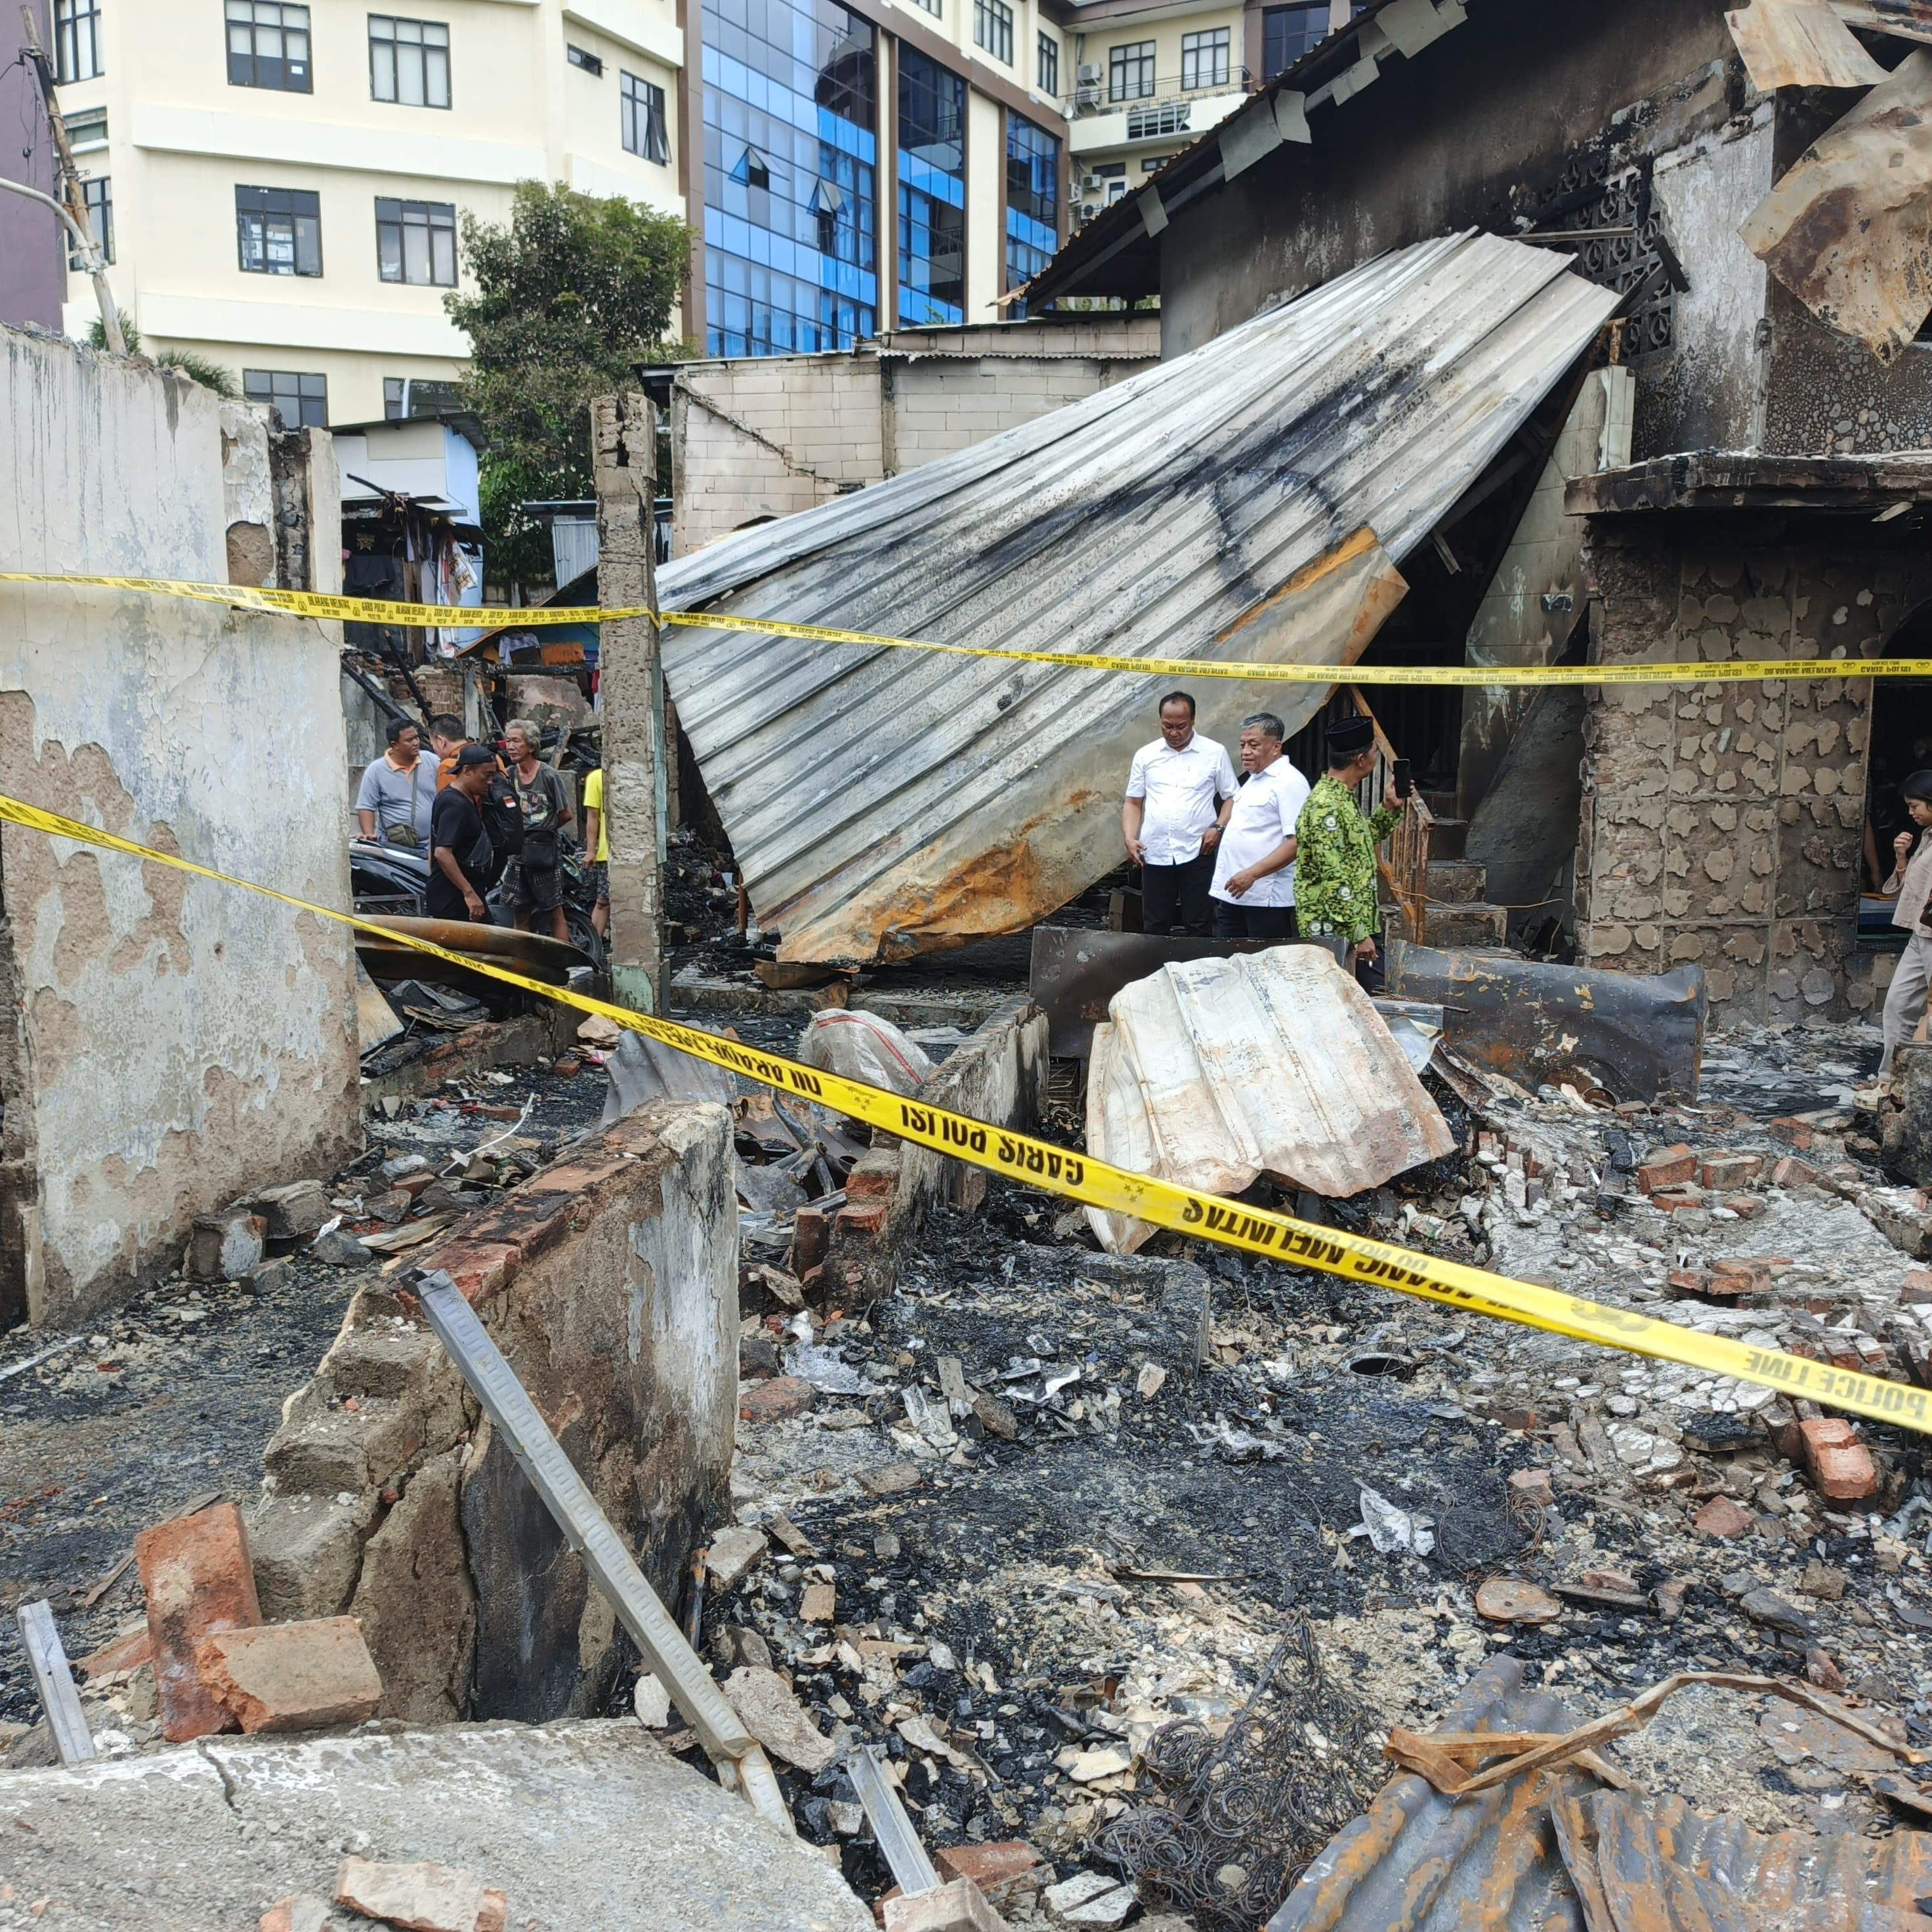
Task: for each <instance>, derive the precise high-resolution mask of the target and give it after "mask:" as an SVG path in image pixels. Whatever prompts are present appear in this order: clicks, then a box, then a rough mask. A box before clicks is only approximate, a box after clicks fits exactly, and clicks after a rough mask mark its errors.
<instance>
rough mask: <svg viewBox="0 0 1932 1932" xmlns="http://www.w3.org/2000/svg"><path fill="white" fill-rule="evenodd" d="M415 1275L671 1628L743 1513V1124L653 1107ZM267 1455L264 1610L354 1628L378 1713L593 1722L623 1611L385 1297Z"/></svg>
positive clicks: (420, 1332) (347, 1338)
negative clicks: (500, 1366) (511, 1376)
mask: <svg viewBox="0 0 1932 1932" xmlns="http://www.w3.org/2000/svg"><path fill="white" fill-rule="evenodd" d="M419 1265H420V1266H421V1267H422V1268H425V1270H431V1271H434V1270H437V1269H442V1270H444V1271H447V1272H448V1273H449V1275H450V1276H451V1277H452V1279H453V1280H455V1282H456V1283H457V1284H458V1286H459V1287H460V1288H461V1289H463V1292H464V1294H465V1295H466V1296H468V1298H469V1300H470V1301H472V1303H473V1304H474V1305H475V1308H476V1311H477V1313H478V1316H480V1317H481V1319H482V1321H483V1322H484V1325H485V1327H486V1328H487V1329H488V1330H489V1331H490V1334H491V1336H492V1337H493V1338H494V1340H496V1344H497V1346H499V1348H501V1349H502V1351H503V1352H504V1354H505V1355H506V1356H507V1357H508V1359H509V1361H510V1364H511V1367H512V1368H514V1370H516V1372H517V1375H518V1376H519V1377H520V1379H521V1380H522V1382H523V1385H524V1387H525V1388H526V1389H527V1390H528V1391H529V1394H530V1396H531V1398H532V1400H533V1401H534V1402H535V1404H536V1406H537V1407H538V1409H540V1410H541V1412H543V1415H544V1418H545V1420H546V1421H547V1422H548V1424H550V1428H551V1430H553V1432H554V1433H555V1434H556V1436H557V1438H558V1439H559V1442H561V1443H562V1446H563V1448H564V1450H565V1452H566V1453H567V1454H568V1456H569V1457H570V1458H571V1461H572V1462H573V1463H574V1464H575V1465H576V1466H577V1470H578V1472H579V1473H580V1475H582V1476H583V1478H584V1480H585V1481H586V1483H588V1484H589V1486H590V1488H591V1490H592V1492H593V1493H594V1494H595V1496H596V1498H597V1500H598V1504H599V1505H600V1506H601V1508H603V1509H604V1511H605V1512H606V1514H607V1515H608V1516H609V1517H610V1520H611V1521H612V1523H613V1524H614V1525H615V1526H616V1529H617V1532H618V1533H619V1535H621V1536H622V1538H624V1540H625V1543H626V1544H628V1546H629V1547H630V1549H631V1551H632V1553H634V1555H635V1556H637V1560H638V1562H639V1563H640V1565H641V1566H642V1567H643V1571H644V1574H646V1576H647V1577H649V1579H650V1580H651V1583H652V1586H653V1587H654V1588H655V1589H656V1590H657V1592H658V1595H659V1596H660V1597H661V1598H663V1599H664V1601H665V1602H666V1603H667V1604H669V1605H670V1606H671V1607H673V1610H675V1608H676V1604H677V1602H678V1601H679V1592H681V1590H682V1585H683V1578H684V1574H685V1569H686V1567H687V1565H688V1562H689V1559H690V1555H691V1550H692V1549H693V1548H694V1547H695V1546H696V1545H697V1543H698V1542H699V1541H701V1540H702V1533H703V1531H704V1529H706V1526H708V1525H709V1524H710V1523H713V1522H715V1521H716V1520H718V1518H719V1517H720V1516H721V1515H722V1514H724V1511H725V1508H726V1505H727V1501H728V1495H729V1484H730V1466H731V1456H732V1451H733V1442H734V1439H735V1432H736V1418H737V1408H738V1352H737V1331H738V1210H737V1198H736V1193H735V1190H734V1186H733V1157H732V1151H731V1124H730V1115H728V1114H727V1112H726V1111H725V1109H723V1108H722V1107H718V1106H706V1105H702V1104H700V1105H685V1104H681V1103H674V1102H668V1101H658V1102H653V1103H649V1105H647V1106H644V1107H642V1108H640V1109H638V1110H637V1112H635V1113H634V1114H631V1115H628V1116H627V1117H626V1118H625V1119H623V1120H622V1121H617V1122H616V1123H615V1124H613V1125H612V1126H610V1127H607V1128H605V1129H604V1130H601V1131H600V1132H599V1133H596V1134H595V1135H592V1136H589V1137H587V1138H586V1139H585V1140H583V1141H582V1142H579V1143H578V1144H577V1145H576V1146H575V1147H574V1148H571V1149H568V1150H567V1151H565V1155H564V1157H563V1158H562V1160H559V1162H558V1163H556V1165H555V1166H552V1167H550V1168H548V1169H545V1170H544V1172H541V1173H540V1174H538V1175H536V1176H535V1177H534V1178H532V1180H530V1181H527V1182H526V1183H525V1184H524V1185H523V1187H520V1188H519V1189H517V1190H516V1191H515V1193H513V1194H511V1196H508V1198H507V1199H505V1201H504V1202H502V1203H501V1204H500V1205H498V1206H496V1207H495V1208H490V1209H488V1210H486V1211H484V1212H482V1213H481V1214H475V1215H472V1216H471V1217H469V1218H468V1219H467V1220H465V1221H463V1222H460V1223H458V1225H457V1226H456V1227H455V1229H452V1238H451V1239H450V1240H449V1241H446V1243H445V1244H443V1245H442V1246H441V1247H438V1248H437V1249H435V1250H433V1251H432V1252H431V1253H428V1255H427V1256H425V1257H424V1258H423V1259H422V1261H421V1262H420V1263H419ZM350 1399H353V1400H354V1401H355V1403H356V1406H355V1407H354V1408H353V1409H351V1408H349V1407H347V1406H346V1405H347V1402H348V1401H349V1400H350ZM265 1460H266V1464H267V1468H268V1479H267V1481H266V1484H264V1491H263V1499H262V1502H261V1504H260V1507H259V1508H257V1511H256V1512H255V1515H254V1519H253V1521H252V1523H251V1527H250V1538H251V1545H252V1547H253V1550H254V1559H255V1572H256V1581H257V1589H258V1591H259V1593H260V1596H261V1599H262V1608H263V1615H264V1616H266V1618H268V1619H269V1620H270V1621H275V1620H276V1619H281V1618H287V1617H309V1616H338V1615H341V1614H343V1613H353V1614H354V1615H355V1616H357V1617H359V1618H360V1619H362V1625H363V1634H364V1635H365V1637H366V1638H367V1639H368V1643H369V1647H370V1651H371V1655H373V1656H374V1658H375V1660H376V1664H377V1670H378V1671H379V1673H380V1675H381V1677H382V1679H383V1712H384V1715H388V1716H393V1717H400V1718H410V1719H412V1720H413V1721H417V1722H421V1723H438V1722H443V1721H449V1720H452V1719H454V1718H458V1717H460V1716H463V1715H471V1716H475V1717H511V1718H520V1719H523V1720H525V1721H531V1722H542V1721H547V1720H548V1719H550V1718H558V1717H562V1716H565V1715H572V1714H574V1715H587V1714H589V1713H592V1712H595V1711H597V1710H598V1709H601V1707H602V1704H603V1701H604V1697H605V1696H606V1694H607V1692H608V1691H609V1689H610V1685H611V1682H612V1681H613V1678H614V1676H615V1673H616V1669H617V1666H618V1663H619V1651H618V1649H617V1646H616V1642H615V1640H614V1631H615V1625H614V1622H613V1617H612V1615H611V1612H610V1607H609V1606H608V1605H607V1604H606V1603H605V1602H604V1600H603V1598H601V1596H599V1595H598V1594H597V1592H595V1590H593V1589H592V1588H591V1587H590V1586H589V1580H588V1578H587V1577H586V1573H585V1571H584V1569H583V1564H582V1562H580V1560H579V1559H577V1557H576V1556H573V1555H572V1554H571V1553H570V1552H569V1551H568V1549H566V1548H565V1545H564V1543H563V1539H562V1533H561V1532H559V1530H558V1529H557V1528H556V1524H555V1523H554V1522H553V1520H552V1519H551V1518H550V1516H549V1514H547V1511H545V1509H544V1506H543V1505H542V1504H541V1502H539V1501H538V1498H537V1496H536V1494H535V1491H533V1490H532V1489H531V1488H530V1487H529V1484H528V1483H527V1482H526V1481H524V1479H523V1476H522V1475H520V1473H519V1472H517V1469H516V1468H515V1466H514V1463H513V1462H512V1460H511V1457H510V1455H509V1453H508V1448H506V1446H505V1445H504V1444H503V1443H502V1442H500V1441H499V1440H497V1439H496V1438H495V1436H494V1435H493V1431H492V1430H491V1428H490V1425H489V1424H488V1423H487V1421H483V1420H481V1418H480V1416H479V1413H478V1410H477V1409H476V1406H475V1403H474V1400H473V1399H472V1397H470V1396H469V1392H468V1391H467V1390H466V1388H464V1387H463V1384H462V1382H461V1381H460V1378H459V1377H458V1374H457V1372H456V1370H455V1368H454V1367H452V1364H451V1363H450V1361H449V1358H448V1357H447V1356H446V1355H444V1353H443V1349H442V1348H441V1346H440V1344H439V1343H437V1340H436V1339H435V1337H434V1335H433V1334H431V1333H430V1331H429V1330H428V1327H427V1326H426V1325H425V1324H424V1323H423V1322H422V1316H421V1311H420V1310H419V1309H418V1308H417V1307H416V1306H415V1304H413V1301H411V1300H410V1298H408V1297H407V1295H401V1296H398V1295H395V1294H393V1293H391V1292H389V1291H387V1290H386V1289H385V1288H383V1286H381V1285H380V1284H378V1283H374V1282H372V1283H371V1285H370V1286H368V1287H366V1288H365V1289H363V1290H362V1291H361V1292H359V1294H358V1295H357V1296H356V1299H355V1301H354V1302H353V1304H352V1305H351V1307H350V1312H349V1314H348V1316H347V1319H345V1321H344V1324H343V1329H342V1333H341V1335H340V1336H339V1337H338V1338H337V1340H336V1342H335V1345H334V1346H332V1348H331V1349H330V1350H329V1353H328V1355H326V1356H325V1357H324V1358H323V1362H322V1364H321V1366H320V1368H319V1370H317V1374H316V1376H315V1379H314V1381H313V1382H310V1383H309V1384H308V1385H307V1386H306V1387H305V1388H303V1389H302V1390H300V1391H298V1392H297V1394H295V1395H294V1396H293V1397H290V1400H289V1402H288V1403H287V1406H286V1407H285V1409H284V1421H283V1425H282V1427H281V1430H279V1431H278V1433H277V1434H276V1436H275V1439H274V1440H273V1441H272V1442H271V1443H270V1444H269V1449H268V1453H267V1455H266V1459H265Z"/></svg>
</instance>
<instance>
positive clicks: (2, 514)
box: [0, 330, 362, 1328]
mask: <svg viewBox="0 0 1932 1932" xmlns="http://www.w3.org/2000/svg"><path fill="white" fill-rule="evenodd" d="M0 423H4V424H5V425H6V438H5V446H4V447H5V454H4V456H0V568H4V569H7V570H25V571H55V572H69V573H86V574H129V575H138V576H156V577H186V578H193V579H198V580H202V581H214V582H217V583H225V582H228V581H229V580H230V576H229V535H230V529H231V526H239V536H238V544H239V548H240V549H241V550H242V551H244V552H245V553H246V554H247V556H248V559H249V562H250V567H251V569H252V568H254V567H255V566H256V565H259V564H260V562H261V561H262V556H261V552H262V548H263V545H262V542H261V541H260V538H266V537H267V535H268V533H269V530H270V529H271V528H272V526H273V525H274V523H275V505H274V502H273V498H272V486H271V480H270V469H269V460H268V444H267V436H268V431H267V425H266V416H265V415H264V414H263V413H260V412H256V411H253V410H242V409H237V408H236V407H233V406H232V405H224V404H222V403H220V402H219V401H217V399H216V398H215V397H214V395H211V393H210V392H208V390H205V389H202V388H200V387H199V386H198V385H196V384H194V383H189V382H187V381H185V380H183V379H181V377H177V376H175V375H173V374H170V373H169V372H167V371H161V370H157V369H155V368H153V367H152V366H151V365H147V364H145V363H142V362H115V361H111V360H109V359H106V358H103V357H100V356H95V354H94V353H92V352H91V351H89V350H84V349H81V348H78V347H76V346H75V345H74V344H71V343H68V342H65V341H59V340H58V339H55V338H49V337H43V336H30V335H23V334H20V333H18V332H14V331H13V330H0ZM320 440H322V441H323V442H324V443H326V438H323V439H320ZM258 531H259V532H260V538H258V536H257V532H258ZM268 553H269V556H271V557H272V555H273V553H274V545H273V544H272V542H271V543H269V545H268ZM342 729H343V727H342V706H341V696H340V692H339V689H338V672H337V667H336V647H335V643H334V642H333V640H332V639H331V638H330V637H328V636H326V635H324V634H321V633H320V631H319V630H318V628H317V627H316V626H314V625H306V624H297V623H293V622H290V621H288V620H287V619H281V618H275V617H269V616H256V615H247V614H243V613H238V612H234V611H230V610H225V609H223V608H222V607H220V606H219V605H216V604H198V603H190V602H187V601H177V600H174V599H164V598H149V597H140V596H135V595H129V594H127V593H124V592H113V591H97V590H74V589H65V588H57V587H49V586H20V585H5V586H0V771H3V772H4V776H3V777H0V782H3V783H4V784H5V789H6V790H7V791H9V792H10V793H13V794H14V795H16V796H20V797H23V798H25V799H28V801H30V802H32V803H34V804H37V805H45V806H46V807H48V808H51V809H52V810H55V811H61V812H63V813H65V814H68V815H70V816H71V817H77V818H82V819H86V820H89V821H90V822H92V823H95V824H97V825H101V826H106V827H107V829H110V830H112V831H114V832H118V833H121V835H124V836H126V837H129V838H135V839H138V840H140V841H142V842H143V843H145V844H152V845H154V846H157V847H159V848H160V849H161V850H166V851H175V852H181V853H185V854H187V856H189V857H190V858H193V859H196V860H198V861H199V862H201V863H202V864H205V865H212V866H214V867H217V868H220V869H221V870H223V871H232V872H236V873H239V874H241V875H242V877H247V878H259V879H264V880H269V881H270V882H272V883H274V884H275V885H276V886H279V887H281V889H284V890H285V891H287V892H293V893H296V894H299V895H301V896H302V897H304V898H310V899H312V900H315V901H319V902H320V903H323V904H335V905H346V904H347V903H348V889H349V881H348V866H347V850H346V846H345V842H344V838H343V830H342V828H343V825H344V810H345V807H346V800H345V799H344V791H343V760H342ZM0 878H3V879H4V892H5V916H4V921H0V973H4V974H5V976H6V978H7V985H6V986H5V992H6V995H7V1004H8V1007H9V1010H10V1011H11V1013H13V1016H14V1024H13V1025H12V1026H11V1027H10V1028H7V1030H6V1031H5V1037H0V1103H4V1105H5V1139H4V1144H0V1328H4V1327H5V1326H7V1325H9V1324H10V1322H13V1321H15V1320H18V1319H21V1318H22V1317H23V1316H25V1317H26V1318H28V1319H31V1320H33V1321H34V1322H51V1323H62V1322H72V1321H75V1320H78V1319H81V1318H82V1317H83V1316H85V1314H86V1313H87V1312H88V1311H89V1310H92V1309H94V1308H97V1307H101V1306H104V1305H105V1304H110V1303H113V1302H115V1301H119V1300H121V1299H122V1298H124V1297H126V1296H127V1295H129V1294H130V1293H131V1292H133V1290H134V1289H135V1288H136V1286H137V1285H138V1284H139V1282H140V1281H141V1280H142V1278H143V1277H146V1276H148V1275H151V1274H153V1273H154V1272H155V1271H158V1270H159V1269H160V1268H163V1267H165V1266H166V1265H169V1264H170V1263H171V1262H172V1261H173V1259H175V1256H176V1255H177V1254H178V1251H179V1248H180V1246H181V1242H182V1241H183V1239H184V1237H185V1236H186V1234H187V1229H188V1225H189V1223H190V1221H191V1220H193V1217H194V1216H195V1215H196V1214H199V1213H202V1212H204V1211H207V1210H209V1209H211V1208H218V1207H220V1206H223V1205H226V1204H227V1203H228V1202H232V1201H233V1200H234V1199H236V1196H238V1195H240V1194H242V1193H245V1191H247V1190H250V1189H251V1188H254V1187H259V1186H261V1185H263V1184H267V1183H271V1182H275V1181H288V1180H293V1179H298V1178H305V1177H308V1176H311V1175H325V1174H327V1173H329V1172H332V1171H333V1170H334V1169H335V1167H336V1166H338V1165H339V1164H340V1163H341V1160H343V1159H344V1157H347V1156H348V1155H350V1154H353V1153H355V1152H357V1151H359V1150H360V1148H361V1146H362V1130H361V1122H360V1115H359V1101H358V1091H357V1078H358V1066H357V1038H356V998H355V983H354V974H353V965H352V960H351V954H350V942H349V939H348V937H347V933H346V932H345V931H344V930H343V929H340V928H338V927H335V926H330V925H326V924H324V923H323V922H320V921H317V920H316V919H313V918H311V917H310V916H307V915H302V914H297V913H292V912H290V910H288V909H287V908H286V907H282V906H279V905H276V904H273V903H272V902H271V901H267V900H266V899H261V898H256V897H254V896H253V895H248V894H244V893H240V892H234V891H232V890H230V889H226V888H224V887H222V886H217V885H214V884H211V883H207V882H205V881H202V880H195V879H190V878H189V877H186V876H184V874H181V873H178V872H175V871H169V870H167V869H166V868H162V867H160V866H154V865H143V864H142V863H141V862H138V861H136V860H134V859H127V858H123V857H121V856H115V855H113V854H108V853H99V852H97V851H95V850H92V849H91V848H81V847H62V846H57V845H55V844H53V843H52V842H51V841H49V840H48V839H47V838H44V837H43V836H42V835H40V833H38V832H27V831H22V830H19V829H16V828H15V827H13V826H6V827H5V829H4V830H0Z"/></svg>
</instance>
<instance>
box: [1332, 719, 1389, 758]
mask: <svg viewBox="0 0 1932 1932" xmlns="http://www.w3.org/2000/svg"><path fill="white" fill-rule="evenodd" d="M1374 742H1376V727H1375V724H1374V722H1373V720H1371V719H1370V718H1343V719H1342V720H1341V721H1340V722H1339V723H1337V724H1331V725H1330V726H1329V727H1328V730H1326V731H1325V732H1324V733H1322V743H1323V745H1325V747H1326V748H1327V751H1328V755H1329V757H1331V758H1332V759H1334V760H1336V761H1337V763H1341V762H1344V761H1346V760H1348V759H1350V758H1354V757H1360V756H1361V754H1362V753H1363V752H1364V751H1367V750H1368V748H1370V745H1373V744H1374Z"/></svg>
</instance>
